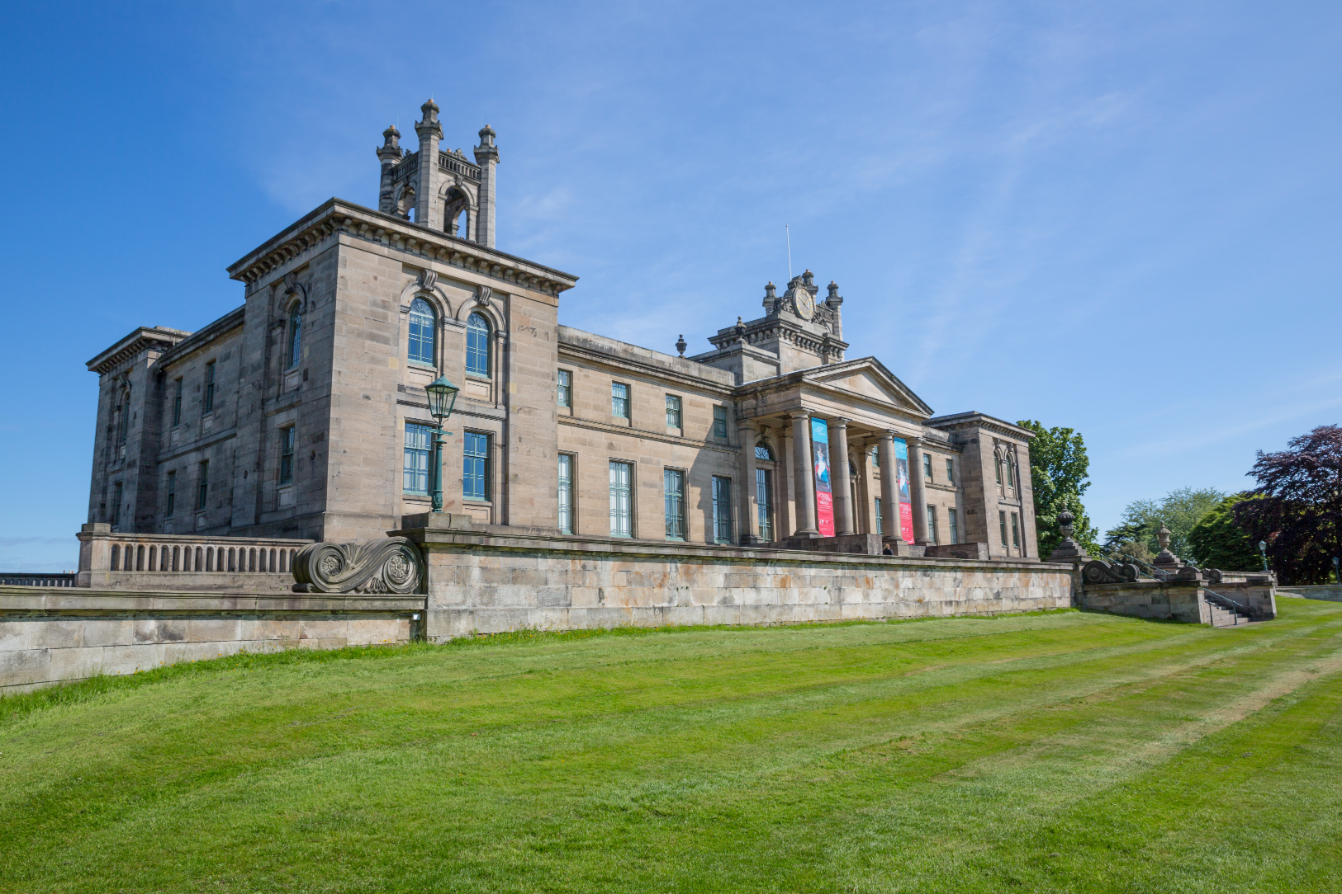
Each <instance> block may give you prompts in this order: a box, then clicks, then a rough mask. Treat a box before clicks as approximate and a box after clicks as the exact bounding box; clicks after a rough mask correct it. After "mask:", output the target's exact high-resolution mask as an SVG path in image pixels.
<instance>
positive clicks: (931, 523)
mask: <svg viewBox="0 0 1342 894" xmlns="http://www.w3.org/2000/svg"><path fill="white" fill-rule="evenodd" d="M927 539H928V540H929V541H931V542H932V545H933V546H935V545H936V544H937V543H939V542H940V541H939V540H937V507H935V506H928V507H927Z"/></svg>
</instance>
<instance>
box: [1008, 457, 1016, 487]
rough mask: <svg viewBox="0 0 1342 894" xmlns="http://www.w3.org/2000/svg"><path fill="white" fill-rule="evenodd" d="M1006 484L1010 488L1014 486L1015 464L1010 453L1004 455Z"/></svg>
mask: <svg viewBox="0 0 1342 894" xmlns="http://www.w3.org/2000/svg"><path fill="white" fill-rule="evenodd" d="M1006 486H1007V490H1011V489H1013V488H1015V486H1016V464H1015V463H1014V462H1012V461H1011V454H1010V453H1008V454H1007V455H1006Z"/></svg>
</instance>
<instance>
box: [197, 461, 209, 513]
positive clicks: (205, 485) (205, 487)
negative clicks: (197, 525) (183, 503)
mask: <svg viewBox="0 0 1342 894" xmlns="http://www.w3.org/2000/svg"><path fill="white" fill-rule="evenodd" d="M209 508H210V461H209V460H208V459H202V460H201V461H200V462H199V463H198V464H197V465H196V511H197V512H204V511H206V510H207V509H209Z"/></svg>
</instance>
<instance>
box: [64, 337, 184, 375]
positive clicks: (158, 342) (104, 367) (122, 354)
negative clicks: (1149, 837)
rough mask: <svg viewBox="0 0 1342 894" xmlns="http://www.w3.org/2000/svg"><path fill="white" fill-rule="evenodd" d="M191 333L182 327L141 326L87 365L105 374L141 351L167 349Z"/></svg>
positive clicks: (100, 373) (90, 368)
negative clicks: (181, 328)
mask: <svg viewBox="0 0 1342 894" xmlns="http://www.w3.org/2000/svg"><path fill="white" fill-rule="evenodd" d="M190 335H191V333H190V332H183V331H182V330H180V329H164V328H163V327H161V326H141V327H139V328H138V329H136V330H134V331H133V332H131V333H130V334H129V335H127V336H126V337H125V338H123V339H121V340H120V341H118V342H117V343H116V344H114V345H112V346H111V347H110V348H108V349H107V350H105V351H103V352H102V353H101V354H99V355H98V356H97V357H94V358H93V359H92V360H90V361H89V362H88V363H87V364H85V365H86V366H87V367H88V368H89V370H90V371H91V372H96V373H98V374H99V375H105V374H106V373H108V372H110V371H111V370H113V369H115V368H116V367H117V366H119V365H121V364H122V363H125V362H126V361H127V360H129V359H131V358H132V357H134V356H135V355H136V354H138V353H140V352H141V351H144V350H155V349H158V350H162V351H167V350H168V349H169V348H171V347H172V346H173V345H175V344H177V343H178V342H180V341H182V340H183V339H185V338H188V337H189V336H190Z"/></svg>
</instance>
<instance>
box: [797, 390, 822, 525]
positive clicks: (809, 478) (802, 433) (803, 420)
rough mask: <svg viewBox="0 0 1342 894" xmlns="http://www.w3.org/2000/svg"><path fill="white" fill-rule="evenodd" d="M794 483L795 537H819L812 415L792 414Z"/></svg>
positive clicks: (803, 412)
mask: <svg viewBox="0 0 1342 894" xmlns="http://www.w3.org/2000/svg"><path fill="white" fill-rule="evenodd" d="M792 441H793V445H794V447H795V450H794V451H793V455H794V456H795V457H796V462H795V463H794V464H793V467H792V477H793V483H794V484H795V485H796V493H797V530H796V531H795V532H793V535H792V536H793V537H819V536H820V532H819V531H818V530H816V527H815V472H814V471H813V470H812V468H811V414H810V413H807V412H806V411H805V410H802V411H799V412H796V413H793V414H792Z"/></svg>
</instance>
